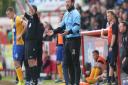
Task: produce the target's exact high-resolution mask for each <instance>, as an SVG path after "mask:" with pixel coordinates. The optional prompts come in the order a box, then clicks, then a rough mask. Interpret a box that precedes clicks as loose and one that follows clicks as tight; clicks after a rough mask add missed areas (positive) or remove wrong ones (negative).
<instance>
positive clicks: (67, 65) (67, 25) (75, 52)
mask: <svg viewBox="0 0 128 85" xmlns="http://www.w3.org/2000/svg"><path fill="white" fill-rule="evenodd" d="M74 3H75V1H74V0H66V9H67V11H66V12H65V14H64V17H63V19H62V22H61V25H60V27H58V28H57V29H56V30H53V31H51V30H50V31H49V32H48V35H52V34H57V33H60V32H62V31H64V32H63V35H64V36H65V38H66V40H65V43H64V59H63V72H64V78H65V82H66V85H69V80H71V85H74V84H76V85H79V82H80V73H81V71H80V61H79V54H80V44H81V38H80V18H81V17H80V14H79V12H78V10H76V9H75V8H74ZM69 77H70V79H69Z"/></svg>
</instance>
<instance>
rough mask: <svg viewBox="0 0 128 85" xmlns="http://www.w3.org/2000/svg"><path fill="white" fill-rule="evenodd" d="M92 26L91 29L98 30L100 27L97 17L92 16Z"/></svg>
mask: <svg viewBox="0 0 128 85" xmlns="http://www.w3.org/2000/svg"><path fill="white" fill-rule="evenodd" d="M90 28H91V30H98V29H99V28H100V27H99V24H98V22H97V20H96V18H95V17H91V23H90Z"/></svg>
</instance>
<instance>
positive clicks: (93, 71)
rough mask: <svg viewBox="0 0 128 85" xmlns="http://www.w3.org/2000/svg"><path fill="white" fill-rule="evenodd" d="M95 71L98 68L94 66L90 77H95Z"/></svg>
mask: <svg viewBox="0 0 128 85" xmlns="http://www.w3.org/2000/svg"><path fill="white" fill-rule="evenodd" d="M95 71H96V68H92V70H91V74H90V76H89V78H93V77H94V74H95Z"/></svg>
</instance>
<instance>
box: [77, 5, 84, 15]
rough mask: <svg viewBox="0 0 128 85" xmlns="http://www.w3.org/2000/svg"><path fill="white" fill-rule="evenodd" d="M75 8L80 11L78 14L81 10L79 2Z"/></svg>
mask: <svg viewBox="0 0 128 85" xmlns="http://www.w3.org/2000/svg"><path fill="white" fill-rule="evenodd" d="M76 9H77V10H78V11H79V12H80V14H81V13H82V12H83V11H82V8H81V6H80V4H78V3H77V4H76Z"/></svg>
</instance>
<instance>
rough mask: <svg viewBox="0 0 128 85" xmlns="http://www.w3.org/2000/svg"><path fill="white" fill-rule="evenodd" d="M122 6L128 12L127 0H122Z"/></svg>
mask: <svg viewBox="0 0 128 85" xmlns="http://www.w3.org/2000/svg"><path fill="white" fill-rule="evenodd" d="M122 8H123V10H124V11H125V12H127V13H128V0H124V2H123V4H122Z"/></svg>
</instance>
